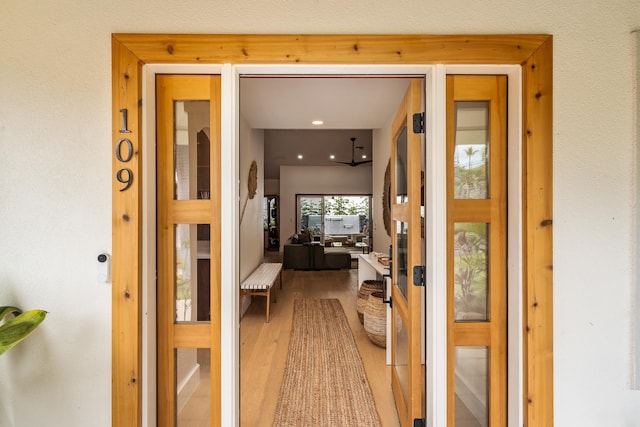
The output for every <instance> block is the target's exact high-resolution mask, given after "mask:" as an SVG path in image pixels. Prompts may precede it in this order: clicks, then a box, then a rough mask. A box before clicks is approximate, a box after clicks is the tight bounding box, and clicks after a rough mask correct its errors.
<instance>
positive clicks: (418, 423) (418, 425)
mask: <svg viewBox="0 0 640 427" xmlns="http://www.w3.org/2000/svg"><path fill="white" fill-rule="evenodd" d="M426 425H427V424H426V421H425V419H424V418H414V420H413V427H425V426H426Z"/></svg>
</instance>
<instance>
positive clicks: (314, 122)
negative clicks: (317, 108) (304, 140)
mask: <svg viewBox="0 0 640 427" xmlns="http://www.w3.org/2000/svg"><path fill="white" fill-rule="evenodd" d="M311 124H312V125H314V126H320V125H322V124H324V122H323V121H322V120H314V121H312V122H311Z"/></svg>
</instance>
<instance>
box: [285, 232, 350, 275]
mask: <svg viewBox="0 0 640 427" xmlns="http://www.w3.org/2000/svg"><path fill="white" fill-rule="evenodd" d="M283 250H284V253H283V261H282V263H283V266H282V267H283V268H284V269H286V270H337V269H341V268H351V254H350V253H349V252H348V251H347V250H346V249H344V248H325V247H324V246H321V245H317V244H311V243H292V242H291V239H289V240H287V242H286V243H285V244H284V246H283Z"/></svg>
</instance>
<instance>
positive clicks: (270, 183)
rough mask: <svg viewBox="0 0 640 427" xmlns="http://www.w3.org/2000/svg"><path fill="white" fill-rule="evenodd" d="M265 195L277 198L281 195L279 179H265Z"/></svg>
mask: <svg viewBox="0 0 640 427" xmlns="http://www.w3.org/2000/svg"><path fill="white" fill-rule="evenodd" d="M264 194H265V195H266V196H277V195H278V194H280V180H279V179H265V180H264Z"/></svg>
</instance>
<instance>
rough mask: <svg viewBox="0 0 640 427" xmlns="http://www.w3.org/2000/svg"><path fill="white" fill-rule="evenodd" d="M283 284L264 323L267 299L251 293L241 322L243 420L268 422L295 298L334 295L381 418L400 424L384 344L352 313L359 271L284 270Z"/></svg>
mask: <svg viewBox="0 0 640 427" xmlns="http://www.w3.org/2000/svg"><path fill="white" fill-rule="evenodd" d="M282 277H283V289H282V290H280V289H278V294H277V297H278V298H277V302H276V303H272V305H271V320H270V322H269V323H265V300H266V299H265V298H259V297H258V298H253V300H252V303H251V305H250V307H249V309H248V310H247V312H246V313H245V315H244V316H243V318H242V320H241V322H240V413H241V418H240V421H241V425H242V426H246V427H257V426H271V425H272V423H273V419H274V415H275V410H276V405H277V402H278V395H279V393H280V384H281V382H282V375H283V372H284V365H285V360H286V357H287V349H288V346H289V335H290V328H291V320H292V315H293V301H294V300H295V299H296V298H338V299H339V300H340V302H341V303H342V306H343V308H344V311H345V313H346V315H347V318H348V320H349V325H350V326H351V329H352V332H353V336H354V339H355V341H356V345H357V346H358V351H359V352H360V356H361V357H362V361H363V363H364V367H365V371H366V373H367V377H368V380H369V384H370V386H371V390H372V392H373V397H374V400H375V403H376V408H377V411H378V415H379V417H380V421H381V422H382V425H383V426H385V427H396V426H399V421H398V416H397V413H396V408H395V403H394V400H393V395H392V392H391V368H390V367H389V366H387V365H386V363H385V349H383V348H381V347H378V346H376V345H374V344H373V343H372V342H371V341H369V338H368V337H367V335H366V332H365V331H364V328H363V327H362V325H361V324H360V321H359V320H358V316H357V312H356V295H357V280H358V270H357V269H351V270H334V271H287V270H285V271H283V276H282Z"/></svg>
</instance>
